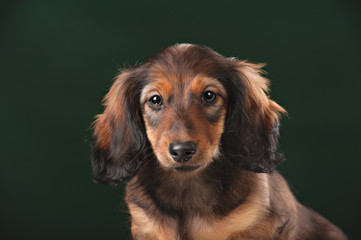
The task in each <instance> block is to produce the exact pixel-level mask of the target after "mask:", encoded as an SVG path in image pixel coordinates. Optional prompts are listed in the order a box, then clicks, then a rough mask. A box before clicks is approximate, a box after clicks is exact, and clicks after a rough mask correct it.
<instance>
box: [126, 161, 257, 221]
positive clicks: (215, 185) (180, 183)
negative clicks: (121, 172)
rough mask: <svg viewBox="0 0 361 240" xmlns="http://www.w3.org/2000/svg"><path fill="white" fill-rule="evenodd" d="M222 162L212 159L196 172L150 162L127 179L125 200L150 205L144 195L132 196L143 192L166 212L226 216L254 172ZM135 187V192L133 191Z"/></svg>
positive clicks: (249, 190)
mask: <svg viewBox="0 0 361 240" xmlns="http://www.w3.org/2000/svg"><path fill="white" fill-rule="evenodd" d="M224 162H225V161H221V160H218V161H214V162H213V163H212V164H210V165H209V166H207V167H206V168H205V169H202V170H200V171H199V172H195V173H188V172H185V173H182V172H173V171H169V170H164V169H163V168H162V167H160V166H159V165H158V162H157V161H153V162H149V163H147V164H145V165H144V166H143V168H142V169H141V170H140V171H139V173H138V174H137V175H136V176H135V177H134V178H133V179H132V180H131V181H130V182H129V183H128V186H127V188H128V191H127V192H128V194H127V201H132V202H136V201H137V202H136V204H138V205H140V206H142V205H149V202H146V201H143V198H139V197H138V198H137V199H135V196H144V199H151V200H152V203H151V204H153V205H154V206H155V208H156V209H158V210H159V211H161V212H162V214H165V215H169V216H185V215H187V214H192V215H194V214H197V215H200V216H202V215H209V214H211V215H218V216H225V215H227V214H228V213H229V212H230V211H232V210H233V209H235V208H236V207H238V206H239V205H240V204H242V203H243V202H244V201H246V200H247V197H248V196H249V195H250V194H251V193H252V191H253V189H252V188H251V186H253V187H254V186H255V182H256V181H257V176H256V175H257V174H256V173H253V172H249V171H246V170H242V169H240V168H237V167H235V166H229V165H225V164H224ZM256 185H257V183H256ZM135 191H136V192H138V194H133V193H134V192H135ZM144 207H145V208H149V207H150V206H144Z"/></svg>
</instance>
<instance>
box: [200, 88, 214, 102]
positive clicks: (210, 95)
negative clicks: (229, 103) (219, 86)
mask: <svg viewBox="0 0 361 240" xmlns="http://www.w3.org/2000/svg"><path fill="white" fill-rule="evenodd" d="M202 98H203V100H204V101H206V102H207V103H213V102H214V101H215V100H216V98H217V94H215V93H214V92H212V91H205V92H204V93H203V96H202Z"/></svg>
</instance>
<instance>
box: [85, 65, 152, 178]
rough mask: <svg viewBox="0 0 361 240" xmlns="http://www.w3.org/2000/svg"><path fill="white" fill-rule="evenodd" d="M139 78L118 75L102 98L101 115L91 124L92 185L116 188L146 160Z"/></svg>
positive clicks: (145, 140)
mask: <svg viewBox="0 0 361 240" xmlns="http://www.w3.org/2000/svg"><path fill="white" fill-rule="evenodd" d="M142 79H144V78H143V77H141V76H139V74H138V73H137V72H136V71H135V70H134V69H132V70H129V71H125V72H123V73H121V74H120V75H119V76H118V77H117V78H116V80H115V82H114V84H113V85H112V87H111V88H110V90H109V92H108V94H107V95H106V96H105V97H104V100H103V103H104V106H105V110H104V113H102V114H100V115H97V116H96V120H95V121H94V122H93V128H94V133H93V143H92V148H93V159H92V165H93V174H94V180H95V181H96V182H100V183H104V184H110V185H116V184H118V183H120V182H123V181H127V180H129V179H130V178H131V177H132V176H133V175H134V174H135V173H136V172H137V171H138V170H139V168H140V167H141V165H142V162H143V161H144V160H145V157H146V149H148V148H147V144H148V142H147V138H146V136H145V127H144V122H143V119H142V117H141V110H140V103H139V99H140V92H141V89H142V87H143V85H144V82H143V81H144V80H142Z"/></svg>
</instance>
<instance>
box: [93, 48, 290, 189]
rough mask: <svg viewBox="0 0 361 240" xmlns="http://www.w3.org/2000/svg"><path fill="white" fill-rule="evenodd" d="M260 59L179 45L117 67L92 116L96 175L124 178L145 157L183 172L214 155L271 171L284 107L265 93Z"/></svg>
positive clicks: (206, 162) (113, 179)
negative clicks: (251, 60) (100, 110)
mask: <svg viewBox="0 0 361 240" xmlns="http://www.w3.org/2000/svg"><path fill="white" fill-rule="evenodd" d="M262 66H263V65H257V64H251V63H248V62H246V61H239V60H236V59H233V58H225V57H223V56H221V55H220V54H218V53H216V52H214V51H213V50H211V49H209V48H207V47H203V46H197V45H190V44H180V45H175V46H172V47H169V48H167V49H165V50H162V51H161V52H159V53H157V54H155V55H153V56H152V57H151V58H149V59H148V60H147V61H146V62H144V63H143V64H141V65H139V66H137V67H135V68H132V69H129V70H126V71H123V72H122V73H121V74H120V75H119V76H118V78H117V79H116V81H115V83H114V84H113V86H112V87H111V89H110V91H109V93H108V94H107V95H106V97H105V98H104V105H105V111H104V113H103V114H100V115H98V116H97V119H96V121H95V122H94V144H93V151H94V156H93V166H94V173H95V180H96V181H98V182H103V183H108V184H117V183H119V182H122V181H126V180H129V179H130V178H131V177H132V176H133V175H134V174H136V173H137V171H138V170H139V169H140V168H141V167H142V165H143V163H145V162H147V161H157V162H158V163H159V165H160V167H161V168H162V169H163V170H164V171H173V172H182V173H184V172H192V173H197V172H198V171H199V170H201V169H204V168H206V167H207V166H208V165H209V164H211V163H212V161H224V162H225V163H226V162H227V164H232V166H235V167H241V168H245V169H248V170H251V171H256V172H269V171H272V170H273V169H274V167H275V166H276V165H277V163H278V162H279V161H280V159H278V158H277V156H276V145H277V136H278V115H279V113H282V112H284V110H283V108H282V107H280V106H279V105H277V104H276V103H275V102H274V101H272V100H270V99H269V97H268V96H267V94H266V93H267V91H268V87H267V85H268V81H267V79H265V78H264V77H262V75H261V74H262V73H263V72H262V70H261V68H262ZM144 165H146V164H144Z"/></svg>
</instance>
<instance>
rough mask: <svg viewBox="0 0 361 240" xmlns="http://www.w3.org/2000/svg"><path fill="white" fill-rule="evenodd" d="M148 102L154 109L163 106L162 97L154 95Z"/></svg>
mask: <svg viewBox="0 0 361 240" xmlns="http://www.w3.org/2000/svg"><path fill="white" fill-rule="evenodd" d="M148 102H149V103H150V104H151V106H153V107H160V106H161V105H162V97H161V96H159V95H153V96H151V97H150V98H149V100H148Z"/></svg>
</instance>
